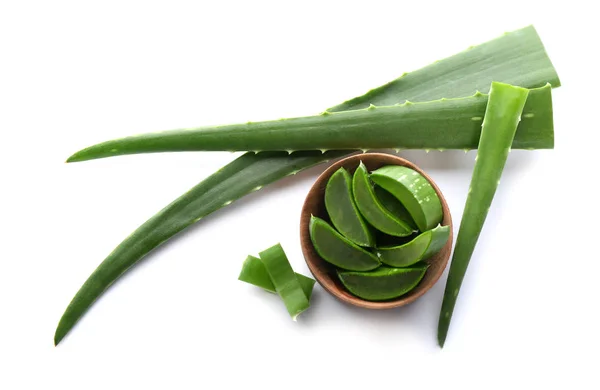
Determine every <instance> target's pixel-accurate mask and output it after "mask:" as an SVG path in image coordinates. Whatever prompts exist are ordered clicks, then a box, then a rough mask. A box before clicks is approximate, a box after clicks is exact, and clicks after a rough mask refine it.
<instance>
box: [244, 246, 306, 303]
mask: <svg viewBox="0 0 600 390" xmlns="http://www.w3.org/2000/svg"><path fill="white" fill-rule="evenodd" d="M295 274H296V278H297V279H298V283H300V287H301V288H302V291H303V292H304V295H305V296H306V298H307V299H308V300H309V301H310V297H311V296H312V291H313V287H314V286H315V280H314V279H312V278H309V277H308V276H304V275H302V274H299V273H298V272H295ZM238 280H241V281H242V282H246V283H249V284H252V285H254V286H256V287H260V288H262V289H263V290H265V291H268V292H270V293H277V290H276V289H275V285H274V284H273V282H272V281H271V277H270V276H269V273H268V272H267V268H266V267H265V265H264V264H263V262H262V261H261V260H260V259H259V258H258V257H254V256H248V257H247V258H246V260H245V261H244V264H243V265H242V270H241V271H240V276H238Z"/></svg>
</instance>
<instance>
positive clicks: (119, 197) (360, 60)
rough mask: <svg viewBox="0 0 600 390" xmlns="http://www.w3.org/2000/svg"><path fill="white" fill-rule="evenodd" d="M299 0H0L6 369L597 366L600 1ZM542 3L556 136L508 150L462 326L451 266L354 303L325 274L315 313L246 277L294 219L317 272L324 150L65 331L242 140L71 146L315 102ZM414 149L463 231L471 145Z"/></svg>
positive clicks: (323, 381) (396, 376)
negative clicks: (442, 327)
mask: <svg viewBox="0 0 600 390" xmlns="http://www.w3.org/2000/svg"><path fill="white" fill-rule="evenodd" d="M288 3H289V4H291V2H283V1H282V2H279V5H277V4H276V3H273V4H267V3H265V2H261V1H247V2H239V3H233V2H226V1H207V2H191V3H180V2H176V1H169V2H164V3H163V4H155V3H154V2H149V1H144V2H135V3H134V2H126V1H116V2H111V1H103V2H83V1H73V2H65V1H39V2H28V1H2V2H1V3H0V4H1V6H0V132H1V133H0V137H1V138H0V147H1V151H0V162H1V164H0V174H1V182H2V189H1V190H0V211H1V214H0V229H1V235H0V237H1V239H0V309H1V314H0V316H1V317H0V336H1V341H0V389H50V388H61V389H97V388H98V389H100V388H101V389H126V388H127V389H131V388H153V387H157V388H174V389H175V388H176V389H192V388H194V389H196V388H207V389H208V388H210V389H218V388H225V387H226V386H233V388H260V389H271V388H272V389H275V388H277V389H281V388H309V387H311V386H312V387H315V388H346V389H349V388H373V389H376V388H378V389H388V388H389V389H392V388H394V389H397V388H436V387H440V386H444V387H445V388H461V389H471V388H473V389H482V388H516V389H519V388H542V387H544V388H554V387H556V388H577V389H598V388H599V387H600V384H599V383H600V380H599V379H598V376H597V372H595V371H596V370H597V366H598V360H599V358H598V354H599V351H600V339H599V332H598V329H599V327H600V321H599V319H598V298H599V296H600V294H599V290H600V286H598V272H599V271H600V265H599V264H600V258H599V256H598V254H597V249H595V248H597V247H596V246H597V244H598V238H597V237H598V235H597V230H596V229H597V219H598V206H597V204H598V192H597V191H596V190H595V189H594V187H596V186H595V184H596V183H595V181H596V180H597V177H598V170H597V168H598V162H597V153H598V152H597V143H598V142H599V141H600V139H599V136H598V132H599V130H600V128H599V127H600V126H599V125H598V121H597V113H598V103H597V102H598V79H599V77H598V72H600V70H599V69H600V64H599V63H598V60H597V59H596V56H597V48H598V38H600V30H599V28H598V21H597V20H596V15H597V14H596V13H595V12H594V11H592V9H591V8H590V7H588V6H586V5H585V4H591V3H592V2H591V1H587V2H577V1H568V2H554V3H555V4H548V2H543V3H540V4H533V2H527V1H519V2H510V1H500V2H484V1H477V2H473V3H467V2H464V1H452V2H448V1H444V2H425V1H421V2H419V1H411V2H408V1H406V2H405V1H393V2H376V1H361V2H357V3H354V2H348V1H346V2H342V3H339V4H333V3H330V2H326V1H320V2H317V3H312V2H294V3H293V4H294V5H284V4H288ZM541 4H543V5H541ZM559 4H560V5H559ZM528 24H534V25H535V27H536V28H537V30H538V32H539V34H540V35H541V37H542V40H543V42H544V44H545V46H546V49H547V50H548V52H549V55H550V57H551V59H552V61H553V63H554V65H555V66H556V69H557V71H558V73H559V75H560V77H561V81H562V84H563V86H562V87H561V88H560V89H556V90H554V108H555V130H556V148H555V150H551V151H531V152H527V151H514V152H513V153H511V155H510V157H509V161H508V165H507V167H506V169H505V174H504V176H503V179H502V184H501V185H500V187H499V189H498V192H497V194H496V198H495V200H494V203H493V206H492V208H491V211H490V215H489V217H488V220H487V223H486V225H485V228H484V231H483V233H482V235H481V238H480V240H479V244H478V246H477V249H476V253H475V255H474V256H473V259H472V261H471V264H470V267H469V271H468V274H467V277H466V280H465V283H464V285H463V288H462V291H461V295H460V299H459V302H458V305H457V308H456V311H455V315H454V319H453V322H452V326H451V329H450V334H449V337H448V340H447V343H446V346H445V348H444V349H443V350H440V349H439V348H438V346H437V344H436V327H437V318H438V312H439V307H440V304H441V298H442V293H443V286H444V281H445V277H446V276H445V275H444V277H443V279H442V280H441V281H440V282H439V283H438V284H437V285H436V286H435V287H434V288H433V289H432V290H431V291H430V292H429V293H427V294H426V295H425V296H424V297H423V298H421V299H420V300H418V301H417V302H416V303H414V304H412V305H410V306H408V307H405V308H401V309H398V310H392V311H380V312H375V311H367V310H364V309H358V308H354V307H349V306H347V305H345V304H342V303H340V302H339V301H337V300H335V299H334V298H333V297H331V296H330V295H329V294H327V293H326V292H325V291H324V290H323V289H322V288H320V286H317V287H316V288H315V293H314V296H313V299H314V301H313V305H312V307H311V308H310V309H309V311H307V312H306V313H304V314H303V315H302V316H300V318H299V320H298V322H297V323H294V322H292V321H291V320H290V318H289V316H288V314H287V312H286V310H285V308H284V306H283V304H282V303H281V301H280V300H279V299H278V298H277V297H276V296H272V295H269V294H266V293H263V292H262V291H260V290H259V289H257V288H254V287H252V286H249V285H247V284H244V283H242V282H239V281H237V275H238V272H239V270H240V266H241V264H242V261H243V260H244V258H245V257H246V255H247V254H256V253H257V252H258V251H260V250H262V249H265V248H266V247H268V246H271V245H273V244H274V243H276V242H281V243H282V245H283V246H284V248H285V249H286V251H287V253H288V256H289V257H290V260H291V262H292V265H293V267H294V268H295V269H296V270H297V271H299V272H302V273H305V274H307V273H308V269H307V267H306V264H305V263H304V259H303V257H302V254H301V251H300V245H299V240H298V223H299V214H300V209H301V205H302V202H303V200H304V197H305V194H306V192H307V191H308V189H309V187H310V186H311V183H312V182H313V181H314V180H315V178H316V176H317V175H318V174H319V173H320V172H321V171H322V170H323V169H324V168H325V165H321V166H318V167H316V168H313V169H310V170H308V171H306V172H304V173H302V174H299V175H297V176H296V177H293V178H287V179H285V180H282V181H280V182H278V183H277V184H275V185H271V186H270V187H268V188H265V189H264V190H262V191H260V192H258V193H254V194H252V195H250V196H247V197H246V198H244V199H243V200H241V201H239V202H236V203H235V204H233V205H231V206H229V207H227V208H226V209H224V210H221V211H219V212H216V213H214V214H213V215H212V216H211V217H209V218H205V219H203V220H202V222H201V223H199V224H198V225H196V226H194V227H192V228H190V229H188V230H187V231H186V232H185V233H183V234H181V235H180V236H178V237H177V238H176V239H174V240H172V241H171V242H169V243H168V244H167V245H164V246H163V247H161V248H160V249H159V250H157V251H155V252H154V253H153V254H152V255H151V256H149V257H147V258H146V260H145V261H143V262H142V263H141V265H139V266H138V267H136V268H135V269H134V270H133V271H132V272H130V273H129V274H127V275H126V276H125V277H123V278H122V280H120V281H119V282H118V283H116V284H115V285H114V286H113V287H112V288H111V289H110V290H109V291H108V292H107V293H106V294H105V295H104V296H103V297H102V298H101V299H100V300H99V301H98V302H97V304H95V305H94V306H93V308H92V310H90V311H89V312H88V314H87V315H86V316H85V317H84V318H83V319H82V320H81V322H80V323H79V324H78V325H77V326H76V327H75V328H74V329H73V331H72V332H71V333H70V335H69V336H68V337H67V338H65V339H64V340H63V342H62V344H61V345H59V347H57V348H55V347H54V346H53V343H52V338H53V334H54V329H55V326H56V324H57V322H58V320H59V318H60V316H61V314H62V312H63V310H64V309H65V307H66V305H67V304H68V302H69V301H70V299H71V298H72V296H73V294H74V293H75V292H76V291H77V289H78V288H79V287H80V285H81V284H82V283H83V282H84V281H85V279H86V278H87V276H88V275H89V274H90V273H91V272H92V271H93V270H94V269H95V267H96V266H97V265H98V264H99V263H100V262H101V261H102V260H103V258H104V257H105V256H106V255H107V254H108V253H109V252H110V251H111V250H112V249H113V248H114V247H115V246H116V245H117V244H118V243H119V242H120V241H121V240H122V239H124V238H125V237H126V236H127V235H128V234H129V233H131V232H132V231H133V230H134V229H135V228H136V227H137V226H139V225H140V224H141V223H142V222H144V221H145V220H146V219H147V218H149V217H150V216H152V215H153V214H154V213H155V212H157V211H158V210H160V209H161V208H162V207H163V206H165V205H166V204H167V203H169V202H170V201H172V200H173V199H175V198H176V197H178V196H179V195H181V194H182V193H183V192H185V191H187V190H188V189H189V188H191V187H192V186H193V185H195V184H196V183H197V182H199V181H200V180H202V179H203V178H205V177H207V176H208V175H210V174H211V173H213V172H214V171H215V170H216V169H218V168H219V167H221V166H222V165H224V164H225V163H227V162H228V161H230V160H232V159H233V158H235V157H236V156H237V155H238V154H230V153H181V154H175V153H174V154H161V155H137V156H128V157H117V158H112V159H103V160H97V161H91V162H85V163H77V164H69V165H67V164H65V163H64V160H65V159H66V157H68V156H69V155H70V154H71V153H73V152H74V151H76V150H78V149H80V148H82V147H85V146H88V145H90V144H93V143H96V142H99V141H104V140H108V139H112V138H115V137H120V136H125V135H130V134H134V133H140V132H147V131H155V130H166V129H171V128H180V127H193V126H199V125H205V124H222V123H233V122H240V121H247V120H261V119H274V118H278V117H289V116H300V115H310V114H313V113H318V112H320V111H322V110H323V109H324V108H326V107H329V106H332V105H335V104H337V103H339V102H341V101H343V100H345V99H347V98H350V97H354V96H356V95H359V94H362V93H364V92H365V91H366V90H368V89H370V88H372V87H375V86H378V85H380V84H382V83H385V82H387V81H390V80H392V79H394V78H396V77H397V76H399V75H400V74H402V73H403V72H405V71H410V70H413V69H417V68H419V67H421V66H424V65H427V64H429V63H430V62H432V61H434V60H436V59H440V58H443V57H446V56H449V55H451V54H454V53H456V52H458V51H460V50H463V49H465V48H466V47H467V46H469V45H472V44H477V43H481V42H483V41H486V40H488V39H492V38H494V37H496V36H498V35H500V34H501V33H503V32H504V31H510V30H514V29H518V28H521V27H524V26H526V25H528ZM402 156H404V157H406V158H408V159H409V160H411V161H413V162H415V163H416V164H418V165H420V166H421V167H422V168H424V169H425V170H426V171H427V172H428V173H429V174H431V176H432V177H433V179H434V180H435V181H436V182H437V184H438V185H439V186H440V187H441V189H442V191H443V192H444V194H445V195H446V197H447V200H448V203H449V205H450V208H451V211H452V213H453V217H454V221H455V233H457V231H458V225H459V223H460V217H461V213H462V210H463V206H464V201H465V199H466V191H467V188H468V186H469V180H470V175H471V170H472V167H473V164H474V161H473V160H474V152H471V153H468V154H464V152H462V151H450V152H444V153H439V152H431V153H429V154H426V153H425V152H422V151H413V152H408V153H402Z"/></svg>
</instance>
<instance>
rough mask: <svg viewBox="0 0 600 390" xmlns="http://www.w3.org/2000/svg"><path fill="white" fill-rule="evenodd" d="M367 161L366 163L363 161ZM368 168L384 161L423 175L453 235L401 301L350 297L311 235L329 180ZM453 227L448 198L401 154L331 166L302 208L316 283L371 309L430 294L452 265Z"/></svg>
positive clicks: (359, 157) (305, 246) (370, 155)
mask: <svg viewBox="0 0 600 390" xmlns="http://www.w3.org/2000/svg"><path fill="white" fill-rule="evenodd" d="M363 159H365V160H366V161H363ZM361 161H363V163H364V164H365V165H366V166H367V168H368V169H369V171H371V169H370V168H369V165H373V164H374V163H381V162H383V163H384V165H402V166H406V167H409V168H411V169H414V170H415V171H417V172H419V173H420V174H421V175H422V176H423V177H424V178H425V179H426V180H427V181H429V183H431V185H432V187H433V188H434V190H435V191H436V193H437V195H438V197H439V198H440V202H441V203H442V210H443V213H444V215H443V220H442V222H441V225H442V226H449V227H450V235H449V237H448V241H447V242H446V245H444V247H443V248H442V249H441V250H440V251H439V252H438V253H436V254H435V255H434V256H432V257H431V258H430V259H428V260H429V262H431V264H434V263H435V267H431V266H430V267H429V268H428V269H427V271H426V273H425V277H424V278H423V280H421V282H420V283H419V284H418V285H417V287H416V288H414V289H413V290H411V291H410V292H409V293H407V294H405V295H402V296H400V297H398V298H395V299H392V300H387V301H368V300H365V299H362V298H359V297H357V296H355V295H352V294H350V293H349V292H348V291H346V290H345V289H344V288H343V287H342V286H341V284H340V283H339V282H338V283H336V282H335V281H334V280H333V278H331V277H329V276H328V272H325V271H324V270H325V269H329V270H330V272H331V270H332V269H334V268H335V267H334V266H333V265H330V264H329V263H327V262H326V261H325V260H323V259H322V258H321V257H319V256H318V254H317V253H316V251H315V249H314V247H313V245H312V241H311V240H310V233H309V223H310V218H311V216H312V215H313V211H315V209H316V208H317V207H319V203H318V202H315V201H314V199H315V198H317V199H318V198H320V199H321V204H320V207H322V208H323V209H324V196H323V193H324V189H325V185H326V184H327V181H328V179H329V177H330V176H331V175H332V174H333V173H334V172H335V171H337V170H338V169H339V168H340V167H346V169H347V170H348V171H349V173H350V174H352V173H353V172H354V170H355V169H356V167H358V165H359V164H360V162H361ZM348 165H352V166H354V168H351V169H349V168H348V167H347V166H348ZM321 214H322V213H321ZM453 238H454V235H453V224H452V215H451V213H450V208H449V207H448V203H447V202H446V199H445V197H444V195H443V193H442V191H441V190H440V188H439V187H438V185H437V184H436V183H435V181H433V179H432V178H431V177H430V176H429V175H428V174H427V173H426V172H425V171H424V170H423V169H421V168H419V167H418V166H417V165H416V164H414V163H412V162H411V161H409V160H406V159H404V158H402V157H399V156H397V155H393V154H389V153H381V152H367V153H360V152H359V153H358V154H353V155H351V156H348V157H345V158H342V159H340V160H338V161H336V162H335V163H333V164H331V165H330V166H329V167H328V168H327V169H326V170H325V171H323V172H322V173H321V174H320V175H319V176H318V177H317V179H316V180H315V181H314V183H313V185H312V186H311V188H310V189H309V191H308V193H307V195H306V198H305V200H304V204H303V205H302V211H301V213H300V243H301V247H302V254H303V256H304V261H305V262H306V265H307V266H308V269H309V270H310V272H311V274H312V275H313V277H314V278H315V280H316V281H317V282H318V283H319V284H320V285H321V287H323V288H324V289H325V290H326V291H327V292H329V293H330V294H331V295H333V296H334V297H336V298H337V299H339V300H341V301H342V302H345V303H348V304H351V305H354V306H357V307H362V308H367V309H391V308H396V307H400V306H404V305H407V304H409V303H412V302H414V301H415V300H417V299H418V298H420V297H421V296H423V295H424V294H425V293H426V292H427V291H429V290H430V289H431V288H432V287H433V286H434V285H435V284H436V283H437V282H438V281H439V279H440V278H441V276H442V274H443V273H444V270H445V269H446V267H447V265H448V261H449V259H450V254H451V252H452V245H453Z"/></svg>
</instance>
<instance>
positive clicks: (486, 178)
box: [438, 83, 529, 347]
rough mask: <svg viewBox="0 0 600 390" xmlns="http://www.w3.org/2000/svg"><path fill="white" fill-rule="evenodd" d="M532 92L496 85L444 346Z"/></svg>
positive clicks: (447, 304)
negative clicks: (470, 263)
mask: <svg viewBox="0 0 600 390" xmlns="http://www.w3.org/2000/svg"><path fill="white" fill-rule="evenodd" d="M528 92H529V91H528V90H527V89H524V88H519V87H514V86H512V85H508V84H503V83H492V86H491V91H490V101H489V104H488V106H487V109H486V112H485V117H484V119H483V128H482V130H481V139H480V140H479V148H478V151H477V157H476V159H475V167H474V168H473V176H472V177H471V184H470V187H469V192H468V195H467V201H466V203H465V209H464V211H463V215H462V219H461V221H460V228H459V230H458V236H457V238H456V246H455V248H454V254H453V255H452V262H451V263H450V271H449V272H448V280H447V282H446V289H445V291H444V299H443V301H442V308H441V311H440V318H439V323H438V343H439V345H440V347H443V346H444V342H445V341H446V336H447V335H448V328H449V327H450V320H451V319H452V313H453V311H454V305H455V304H456V299H457V298H458V293H459V291H460V287H461V285H462V281H463V279H464V277H465V274H466V272H467V267H468V265H469V261H470V260H471V256H472V255H473V251H474V250H475V245H476V244H477V240H478V238H479V234H480V233H481V229H483V224H484V223H485V219H486V217H487V213H488V211H489V209H490V206H491V204H492V200H493V199H494V194H495V193H496V188H498V184H499V183H500V176H502V171H503V170H504V164H505V163H506V158H507V157H508V153H509V152H510V145H511V143H512V140H513V138H514V136H515V131H516V129H517V124H518V123H519V119H520V117H521V113H522V112H523V107H524V106H525V102H526V100H527V99H528V96H529V95H528Z"/></svg>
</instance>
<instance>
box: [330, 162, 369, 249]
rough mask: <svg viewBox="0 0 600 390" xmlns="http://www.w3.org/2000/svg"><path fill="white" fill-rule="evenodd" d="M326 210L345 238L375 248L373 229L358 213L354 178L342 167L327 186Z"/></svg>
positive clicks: (332, 176)
mask: <svg viewBox="0 0 600 390" xmlns="http://www.w3.org/2000/svg"><path fill="white" fill-rule="evenodd" d="M325 208H326V209H327V214H329V218H330V219H331V223H332V224H333V226H335V228H336V229H337V231H338V232H340V233H341V234H342V235H343V236H344V237H346V238H347V239H349V240H350V241H352V242H354V243H355V244H356V245H360V246H373V245H374V244H375V238H374V236H373V232H372V231H371V227H370V226H369V225H368V224H367V223H366V222H365V220H364V219H363V217H362V215H361V214H360V212H359V211H358V208H357V206H356V203H355V202H354V196H353V195H352V178H351V177H350V174H349V173H348V171H346V170H345V169H344V167H341V168H340V169H338V170H337V171H335V172H334V173H333V175H331V177H330V178H329V180H327V185H326V186H325Z"/></svg>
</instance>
